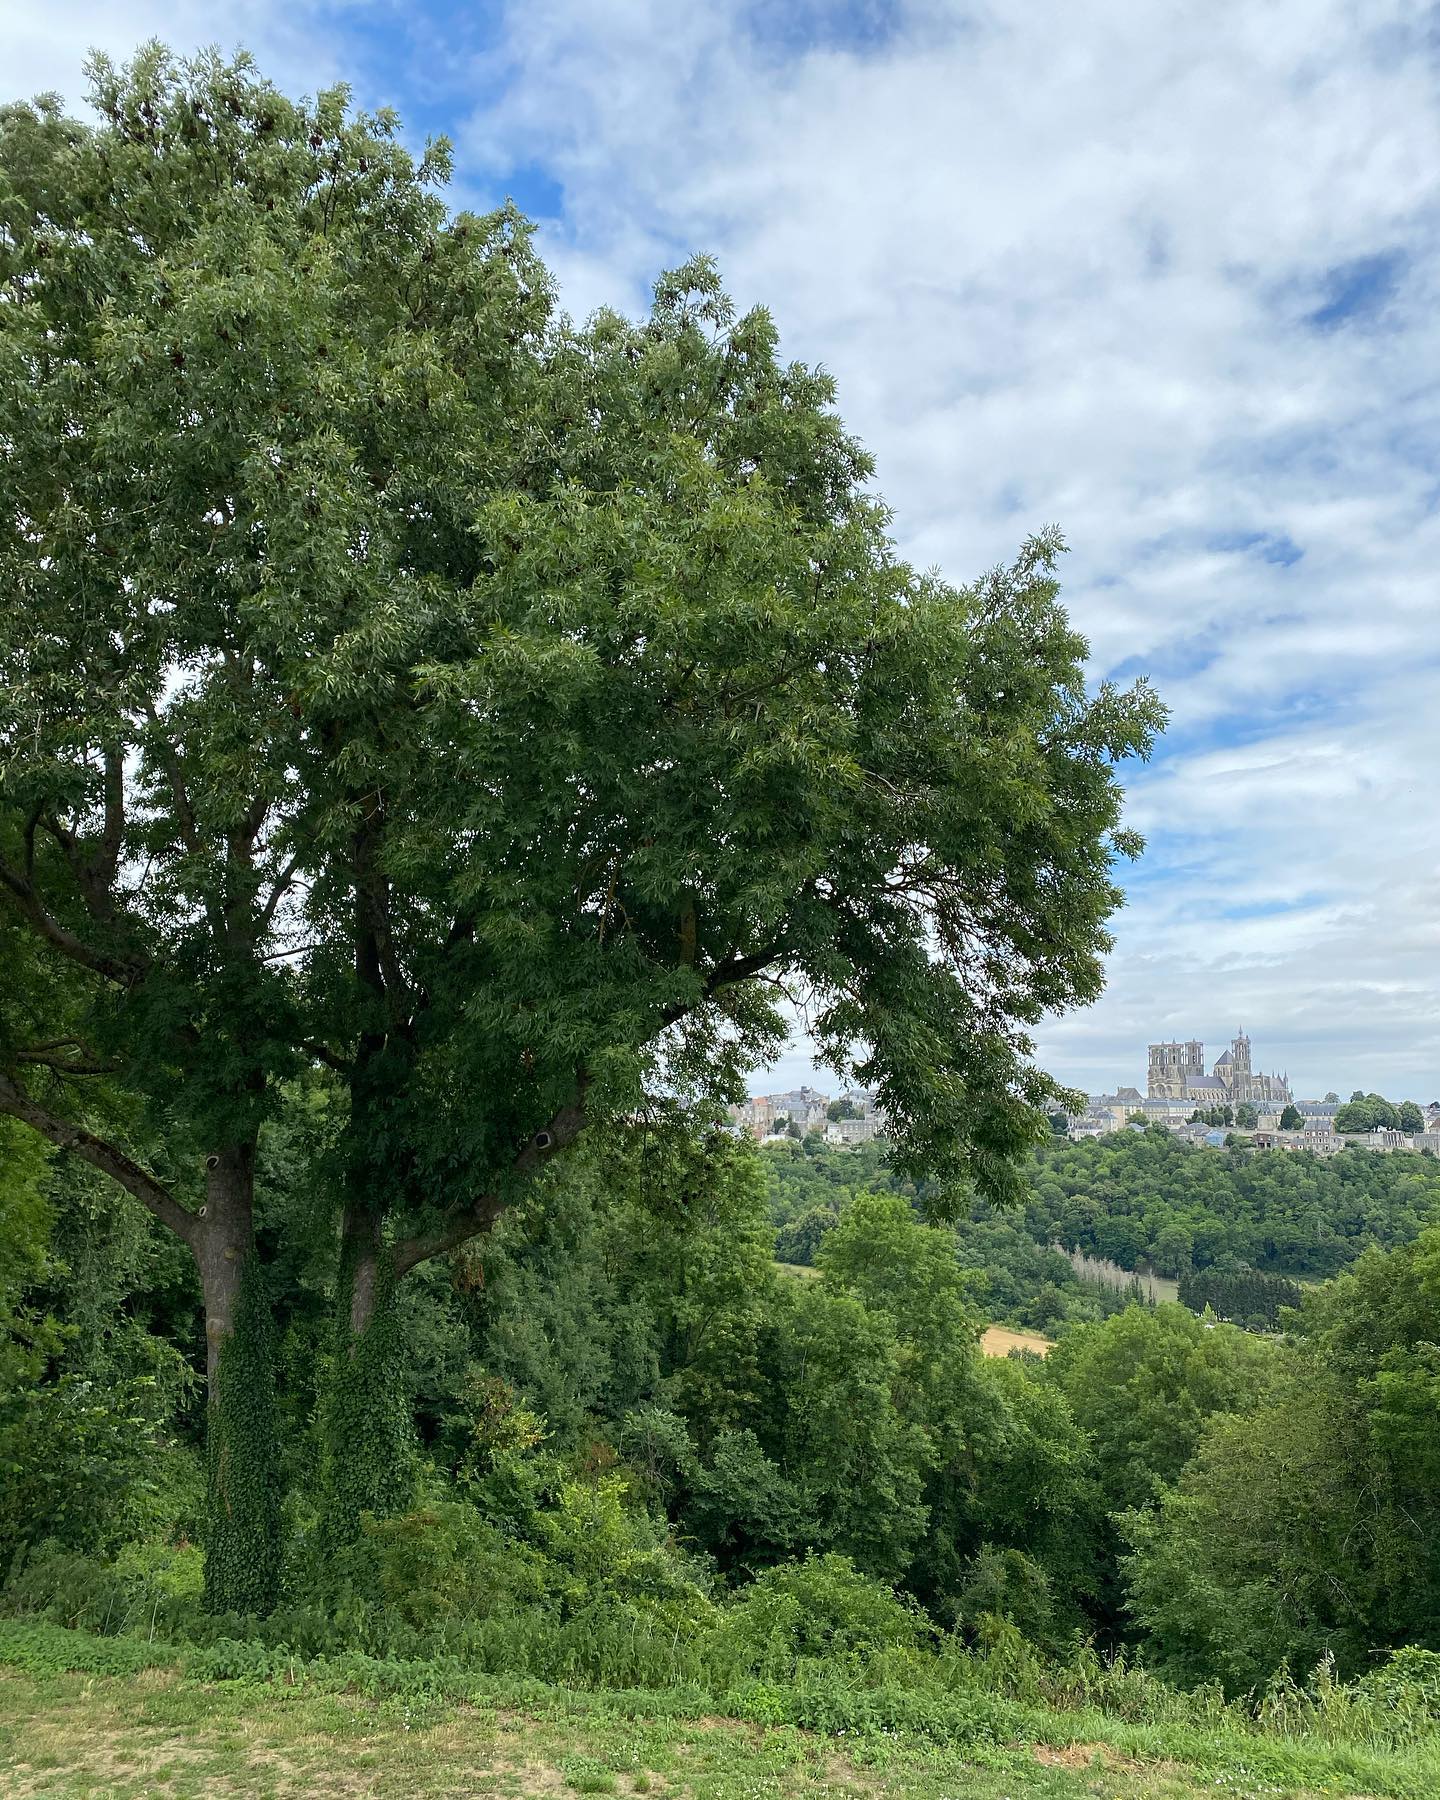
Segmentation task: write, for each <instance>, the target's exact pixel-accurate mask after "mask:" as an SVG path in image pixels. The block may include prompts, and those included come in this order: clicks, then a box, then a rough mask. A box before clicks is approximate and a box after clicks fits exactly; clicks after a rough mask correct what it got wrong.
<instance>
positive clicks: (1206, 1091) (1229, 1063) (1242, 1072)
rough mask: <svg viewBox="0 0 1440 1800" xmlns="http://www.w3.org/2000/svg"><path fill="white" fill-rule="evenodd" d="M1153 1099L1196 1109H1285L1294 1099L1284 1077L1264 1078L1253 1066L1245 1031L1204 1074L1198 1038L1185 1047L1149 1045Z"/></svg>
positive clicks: (1179, 1045) (1203, 1060)
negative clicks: (1246, 1103) (1180, 1102)
mask: <svg viewBox="0 0 1440 1800" xmlns="http://www.w3.org/2000/svg"><path fill="white" fill-rule="evenodd" d="M1149 1093H1150V1098H1151V1099H1152V1100H1188V1101H1191V1102H1193V1103H1194V1105H1196V1106H1202V1107H1209V1106H1238V1105H1239V1104H1240V1103H1241V1102H1242V1101H1245V1100H1248V1101H1249V1102H1250V1103H1251V1104H1252V1105H1255V1106H1269V1105H1278V1106H1286V1105H1288V1104H1289V1102H1290V1100H1291V1098H1292V1096H1291V1093H1290V1080H1289V1077H1288V1076H1285V1075H1262V1074H1258V1073H1256V1071H1255V1070H1254V1069H1252V1068H1251V1066H1250V1040H1249V1038H1248V1037H1246V1035H1245V1033H1244V1032H1243V1031H1241V1032H1240V1034H1239V1035H1238V1036H1237V1037H1234V1038H1232V1039H1231V1040H1230V1048H1229V1049H1228V1050H1227V1051H1226V1052H1225V1054H1224V1055H1223V1056H1222V1057H1221V1058H1220V1060H1219V1061H1218V1062H1217V1063H1216V1064H1215V1067H1214V1069H1213V1070H1212V1071H1211V1072H1210V1074H1208V1075H1207V1074H1206V1073H1205V1046H1204V1045H1203V1044H1202V1043H1201V1042H1200V1041H1199V1039H1198V1038H1191V1039H1190V1040H1189V1042H1188V1043H1184V1044H1179V1043H1176V1044H1151V1045H1150V1088H1149Z"/></svg>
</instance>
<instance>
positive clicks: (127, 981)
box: [0, 863, 149, 987]
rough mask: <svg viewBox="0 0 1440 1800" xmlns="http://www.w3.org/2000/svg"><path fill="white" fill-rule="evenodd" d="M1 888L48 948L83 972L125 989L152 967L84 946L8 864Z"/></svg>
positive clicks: (1, 870)
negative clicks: (76, 965)
mask: <svg viewBox="0 0 1440 1800" xmlns="http://www.w3.org/2000/svg"><path fill="white" fill-rule="evenodd" d="M0 888H3V889H5V890H6V892H8V893H9V894H10V895H11V897H12V898H13V899H14V901H15V903H16V905H17V906H18V907H19V909H20V911H21V913H22V914H23V916H24V917H25V919H26V920H27V921H28V922H29V924H30V925H31V926H32V928H33V929H34V930H35V931H36V932H37V933H38V934H39V936H41V937H42V938H44V940H45V942H46V943H47V944H49V945H51V947H52V948H53V949H56V950H58V951H59V952H60V954H61V955H62V956H65V957H68V958H69V960H70V961H71V962H74V963H79V964H80V966H81V967H82V968H85V969H90V970H92V971H93V972H94V973H95V974H97V975H103V976H104V977H105V978H106V980H107V981H113V982H116V983H117V984H118V985H119V986H121V987H132V986H133V985H134V984H135V983H136V982H137V981H139V980H140V978H141V977H142V976H143V975H144V974H145V972H146V970H147V968H148V967H149V964H148V963H147V962H145V961H143V960H140V959H138V958H131V957H122V956H114V955H112V954H111V953H110V952H109V951H107V950H97V949H96V948H95V947H94V945H93V944H87V943H84V942H83V941H82V940H81V939H80V938H78V937H76V935H75V933H74V932H73V931H71V930H70V929H69V928H68V926H65V925H62V924H61V923H60V921H59V920H58V919H56V918H54V917H52V916H51V914H50V913H48V912H47V911H46V910H45V907H44V905H43V903H42V902H41V899H40V896H39V895H38V894H37V893H36V891H35V889H34V887H33V886H32V885H31V883H30V882H29V880H27V878H26V877H25V876H24V875H22V874H20V873H19V871H18V870H16V869H12V868H10V867H9V866H8V865H7V864H5V863H0Z"/></svg>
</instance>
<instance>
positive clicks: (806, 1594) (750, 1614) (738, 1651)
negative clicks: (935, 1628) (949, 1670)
mask: <svg viewBox="0 0 1440 1800" xmlns="http://www.w3.org/2000/svg"><path fill="white" fill-rule="evenodd" d="M931 1635H932V1628H931V1626H930V1625H929V1623H928V1621H927V1620H926V1618H925V1616H924V1614H923V1613H922V1612H921V1611H920V1610H919V1608H918V1607H917V1606H916V1605H915V1604H914V1602H913V1601H911V1600H909V1599H905V1598H902V1597H901V1596H899V1595H898V1594H896V1592H895V1591H894V1589H893V1588H890V1587H887V1586H886V1585H885V1584H884V1582H880V1581H875V1580H872V1579H871V1578H870V1577H869V1576H867V1575H862V1574H861V1573H860V1571H859V1570H858V1569H857V1568H856V1567H855V1565H854V1564H853V1563H852V1562H851V1561H850V1559H849V1557H847V1556H836V1555H826V1556H810V1557H807V1558H806V1559H805V1560H804V1561H803V1562H798V1563H786V1564H782V1565H780V1566H778V1567H776V1568H773V1569H767V1570H766V1571H765V1572H764V1574H763V1575H761V1576H759V1577H758V1578H757V1579H756V1580H755V1581H754V1582H753V1583H752V1584H751V1585H750V1587H748V1588H747V1589H746V1590H745V1592H744V1593H743V1594H742V1595H741V1597H740V1598H739V1599H738V1600H736V1601H735V1602H734V1603H733V1604H732V1605H731V1606H730V1607H728V1608H727V1609H726V1612H725V1615H724V1620H723V1623H722V1626H721V1629H720V1633H719V1636H720V1638H721V1640H722V1643H723V1645H724V1646H725V1648H726V1649H727V1650H728V1651H729V1653H730V1654H731V1655H733V1656H734V1658H735V1660H736V1662H737V1664H738V1665H739V1666H741V1667H745V1668H747V1669H749V1670H750V1671H752V1672H753V1673H755V1674H759V1675H764V1676H766V1677H768V1678H771V1679H775V1678H780V1677H784V1676H787V1675H790V1674H793V1673H794V1671H795V1670H796V1668H797V1667H798V1665H799V1664H800V1663H801V1662H802V1661H803V1660H813V1659H819V1658H830V1659H834V1660H838V1661H839V1662H841V1663H842V1664H845V1665H848V1666H854V1665H855V1664H857V1663H863V1662H865V1661H867V1660H869V1659H870V1658H872V1657H874V1656H876V1655H878V1654H879V1653H881V1652H882V1651H887V1650H902V1649H914V1648H917V1647H918V1646H920V1645H921V1644H922V1643H924V1642H925V1641H926V1640H927V1639H928V1638H929V1637H930V1636H931Z"/></svg>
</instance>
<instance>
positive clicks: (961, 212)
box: [0, 0, 1440, 1100]
mask: <svg viewBox="0 0 1440 1800" xmlns="http://www.w3.org/2000/svg"><path fill="white" fill-rule="evenodd" d="M217 34H219V42H220V43H221V45H222V47H223V48H226V49H230V48H233V47H234V46H235V45H237V44H244V45H245V46H246V47H248V48H249V49H251V50H252V51H254V52H255V54H256V55H257V57H258V58H259V59H260V62H261V66H262V68H263V69H264V70H265V72H266V73H268V74H269V75H271V77H272V78H273V79H274V80H275V81H277V82H278V83H279V84H280V85H282V86H284V87H286V88H288V89H290V90H291V91H295V92H301V91H303V92H313V91H314V89H315V88H316V86H318V85H323V84H326V83H328V82H331V81H334V80H345V81H348V82H349V83H351V85H352V87H353V89H354V92H355V95H356V98H357V100H359V101H360V102H361V103H362V104H365V105H378V104H382V103H388V104H392V105H394V106H395V107H396V108H397V110H398V111H399V112H400V113H401V115H402V117H403V118H404V120H405V122H406V127H407V132H408V134H409V135H410V136H412V137H413V138H414V140H415V141H416V142H417V143H419V142H420V141H422V140H423V139H424V137H425V136H426V134H428V133H437V132H442V131H443V132H445V133H446V134H447V135H449V136H450V137H451V139H452V140H453V142H454V145H455V148H456V158H457V170H456V181H455V184H454V198H455V201H456V204H457V205H471V206H480V205H489V204H494V203H495V202H497V201H498V200H500V199H501V198H503V197H505V196H506V195H510V196H512V197H513V198H514V199H515V200H516V201H517V202H518V203H519V204H520V205H521V206H522V207H523V208H525V209H526V210H527V211H528V212H529V213H530V214H531V215H532V216H533V217H534V218H535V219H536V220H537V221H538V222H539V242H540V247H541V249H542V251H543V253H544V255H545V256H546V258H547V260H548V261H549V263H550V265H551V267H552V268H553V269H554V271H555V272H556V275H557V277H558V279H559V283H560V292H561V300H562V304H563V305H564V306H565V307H566V309H567V310H569V311H570V312H572V313H573V314H575V315H576V316H584V315H585V314H587V313H588V312H590V311H591V310H592V309H593V308H594V307H596V306H597V305H600V304H602V303H605V304H609V305H615V306H619V307H621V308H623V309H625V310H628V311H632V312H634V311H638V310H640V309H641V308H643V307H644V305H645V304H646V303H647V300H648V295H649V290H650V287H651V284H652V283H653V281H654V279H655V278H656V276H657V275H658V274H659V273H660V272H661V271H662V270H664V269H665V268H668V267H672V266H674V265H675V264H677V263H678V262H680V261H682V260H683V259H684V258H685V257H687V256H688V255H690V254H691V253H692V252H694V251H697V250H704V251H709V252H711V253H712V254H714V255H715V256H716V258H717V259H718V260H719V263H720V266H721V269H722V271H723V273H724V275H725V278H726V280H727V283H728V285H729V287H730V290H731V292H732V294H733V295H734V296H735V299H736V301H737V302H738V303H739V304H740V305H742V306H745V305H749V304H753V303H757V302H763V303H764V304H765V305H767V306H768V307H769V308H770V309H771V310H772V312H773V313H774V315H775V317H776V320H777V323H778V325H779V327H780V330H781V333H782V342H783V347H784V349H785V351H786V352H787V353H788V354H790V355H793V356H797V357H800V358H803V359H805V360H807V361H812V362H820V363H823V364H824V365H825V366H826V367H827V368H828V369H829V370H830V371H831V372H832V373H833V374H834V376H835V377H836V379H837V382H838V385H839V395H840V407H841V410H842V412H843V414H844V416H845V419H846V422H847V424H848V425H849V427H850V428H851V429H852V430H853V431H854V432H855V433H856V434H857V435H858V436H859V437H860V438H861V439H862V440H863V441H864V442H865V443H866V444H867V445H868V446H869V448H870V449H871V450H872V451H873V452H874V454H875V456H876V459H877V463H878V476H877V481H878V486H879V488H880V490H881V491H882V492H883V494H884V495H885V497H886V499H887V500H888V501H889V503H890V504H891V506H892V507H893V509H894V513H895V533H896V537H897V539H898V542H899V544H900V547H901V549H902V550H903V552H904V553H905V554H906V555H907V556H908V557H909V558H910V560H911V561H913V562H915V563H917V564H919V565H921V566H924V567H938V568H939V569H940V570H942V571H943V572H944V574H945V575H946V576H947V577H949V578H950V579H951V580H952V581H954V582H956V583H961V584H963V583H964V582H966V581H968V580H970V579H971V578H973V577H974V576H976V575H978V574H980V573H981V572H983V571H984V570H985V569H987V568H989V567H991V566H993V565H994V564H996V563H999V562H1002V561H1006V560H1008V559H1009V557H1010V556H1011V555H1012V554H1013V552H1014V550H1015V548H1016V546H1017V545H1018V544H1019V542H1020V541H1021V540H1022V539H1023V538H1024V537H1025V536H1026V535H1027V534H1028V533H1029V532H1031V531H1033V530H1034V529H1036V528H1038V527H1039V526H1041V525H1044V524H1047V523H1051V522H1054V523H1058V524H1059V525H1060V526H1061V527H1062V529H1063V530H1064V532H1065V534H1066V537H1067V539H1068V541H1069V543H1070V545H1071V551H1070V554H1069V556H1068V558H1067V559H1066V563H1065V565H1064V569H1063V575H1064V580H1065V591H1066V602H1067V604H1068V606H1069V607H1070V609H1071V612H1072V614H1073V616H1074V618H1075V620H1076V622H1077V623H1078V625H1079V627H1080V628H1081V630H1083V631H1084V633H1085V634H1086V636H1087V637H1088V639H1089V641H1090V644H1091V651H1092V656H1091V665H1092V672H1093V674H1094V676H1095V678H1096V679H1097V680H1098V679H1101V678H1104V677H1115V678H1118V679H1121V680H1124V679H1131V678H1133V677H1135V676H1136V675H1139V674H1148V675H1150V676H1151V677H1152V678H1153V680H1154V682H1155V684H1156V685H1157V687H1158V688H1159V690H1160V692H1161V695H1162V697H1163V698H1164V700H1165V701H1166V702H1167V703H1168V705H1169V707H1170V709H1171V713H1172V723H1171V727H1170V730H1169V732H1168V733H1167V735H1166V737H1165V740H1164V742H1163V744H1162V745H1161V746H1160V748H1159V750H1158V752H1157V754H1156V755H1155V757H1154V758H1153V759H1152V761H1151V762H1150V764H1149V765H1148V766H1146V767H1144V768H1140V769H1136V770H1133V771H1129V772H1127V775H1126V785H1127V789H1128V809H1127V811H1128V820H1129V822H1130V823H1132V824H1134V825H1135V826H1137V827H1139V829H1140V830H1142V831H1143V832H1144V833H1145V835H1146V838H1147V844H1148V847H1147V850H1146V853H1145V855H1144V857H1143V858H1142V859H1141V861H1140V862H1139V863H1138V864H1137V865H1134V866H1130V867H1126V868H1125V870H1124V872H1123V877H1122V878H1123V881H1124V885H1125V887H1126V895H1127V898H1126V906H1125V908H1124V910H1123V911H1122V912H1121V913H1120V914H1119V915H1118V917H1117V919H1116V921H1115V925H1114V936H1115V947H1114V950H1113V951H1112V953H1111V955H1110V957H1109V960H1108V986H1107V990H1106V993H1105V995H1104V997H1103V998H1102V999H1101V1000H1100V1001H1098V1002H1097V1003H1096V1004H1095V1005H1094V1006H1092V1007H1090V1008H1089V1009H1087V1010H1085V1011H1083V1012H1080V1013H1076V1014H1074V1015H1072V1016H1069V1017H1067V1018H1064V1019H1059V1020H1054V1021H1047V1023H1046V1024H1045V1026H1044V1028H1043V1029H1042V1030H1041V1031H1040V1033H1039V1034H1038V1051H1039V1056H1040V1060H1041V1061H1042V1063H1043V1064H1044V1065H1045V1066H1046V1067H1047V1068H1049V1069H1051V1070H1052V1071H1053V1072H1054V1073H1055V1074H1056V1075H1058V1076H1059V1077H1060V1078H1061V1079H1063V1080H1064V1081H1066V1082H1067V1083H1070V1084H1073V1085H1075V1086H1077V1087H1082V1088H1088V1089H1090V1090H1092V1091H1098V1090H1100V1089H1103V1088H1110V1087H1113V1086H1114V1085H1115V1084H1116V1083H1117V1082H1132V1083H1134V1084H1136V1085H1138V1086H1141V1087H1143V1085H1144V1075H1145V1045H1146V1043H1147V1041H1149V1040H1151V1039H1154V1038H1160V1037H1176V1036H1178V1037H1187V1038H1188V1037H1191V1036H1198V1037H1201V1038H1203V1039H1204V1040H1205V1042H1206V1045H1207V1051H1208V1053H1209V1055H1210V1057H1211V1058H1212V1059H1213V1057H1214V1056H1215V1055H1217V1054H1218V1053H1219V1052H1220V1050H1221V1049H1223V1048H1224V1046H1225V1044H1226V1043H1227V1042H1228V1040H1229V1038H1230V1037H1231V1035H1232V1034H1233V1033H1234V1031H1235V1030H1236V1028H1237V1027H1238V1026H1240V1025H1242V1024H1243V1025H1244V1026H1245V1028H1246V1029H1247V1030H1248V1031H1249V1032H1250V1034H1251V1037H1252V1039H1253V1042H1254V1056H1255V1061H1256V1066H1257V1067H1260V1068H1265V1069H1272V1070H1273V1069H1284V1070H1288V1072H1289V1073H1290V1075H1291V1078H1292V1082H1293V1083H1294V1085H1295V1088H1296V1090H1297V1092H1299V1093H1300V1094H1302V1095H1305V1096H1310V1095H1318V1094H1322V1093H1324V1092H1325V1091H1326V1090H1327V1089H1329V1088H1335V1089H1337V1090H1338V1091H1340V1092H1341V1093H1342V1094H1348V1093H1349V1091H1350V1090H1351V1089H1352V1088H1356V1087H1359V1088H1364V1089H1366V1090H1370V1089H1378V1090H1379V1091H1382V1092H1385V1093H1388V1094H1391V1095H1393V1096H1396V1097H1401V1096H1411V1097H1414V1098H1418V1099H1420V1100H1429V1099H1432V1098H1435V1097H1436V1096H1437V1094H1440V806H1437V804H1436V798H1435V780H1436V772H1437V764H1440V607H1437V595H1436V575H1435V570H1436V565H1437V560H1440V558H1437V552H1440V520H1437V508H1436V501H1437V495H1440V455H1437V452H1440V304H1437V302H1440V257H1437V250H1440V83H1437V79H1436V78H1437V62H1440V30H1437V19H1436V13H1435V9H1434V8H1433V6H1432V5H1431V4H1429V3H1428V0H1427V3H1426V4H1420V3H1419V0H1210V3H1209V4H1208V5H1205V6H1196V5H1194V4H1192V3H1190V0H1087V3H1086V4H1085V5H1083V6H1076V5H1074V4H1073V0H1072V3H1069V4H1057V3H1055V0H1025V3H1024V4H1020V3H1019V0H1011V3H1010V4H1003V5H1002V4H975V5H967V4H961V3H958V0H950V3H942V0H914V3H913V4H911V3H907V0H840V3H838V4H822V3H821V0H750V3H748V4H742V3H738V0H737V3H732V4H721V3H719V0H715V3H712V0H686V4H684V5H677V4H674V0H520V3H517V4H514V5H501V4H496V5H470V6H467V5H463V4H459V3H458V0H353V3H347V0H231V3H230V4H229V5H226V6H223V7H219V8H217V7H215V6H214V5H213V4H207V5H204V6H201V5H199V4H196V3H194V0H106V3H105V4H103V5H102V4H100V3H99V0H45V3H44V4H40V3H39V0H3V3H0V92H3V97H5V98H10V97H12V96H13V97H18V96H20V95H25V94H31V93H35V92H38V91H40V90H42V89H54V90H57V91H59V92H60V93H62V94H63V95H64V96H65V97H66V99H67V100H69V101H71V102H72V103H73V104H75V105H76V106H77V107H78V106H79V105H80V104H81V103H82V102H83V97H84V83H83V77H82V74H81V65H82V62H83V59H84V55H85V53H86V51H87V49H89V48H91V47H99V48H103V49H105V50H108V51H110V52H111V53H113V54H116V55H124V54H126V53H128V52H129V51H130V50H132V49H133V48H134V47H135V46H136V45H137V44H138V43H139V42H141V41H142V40H143V39H145V38H147V37H160V38H162V39H163V40H165V41H166V42H168V43H170V44H171V45H173V46H174V47H176V48H178V49H193V48H196V47H198V46H200V45H202V44H205V43H208V42H210V41H212V40H214V39H216V37H217ZM809 1072H810V1064H809V1059H808V1054H807V1051H806V1048H805V1045H804V1043H803V1041H797V1042H796V1043H795V1045H794V1046H793V1048H792V1050H791V1051H790V1052H789V1053H788V1054H787V1056H786V1057H785V1058H784V1059H783V1060H782V1062H781V1063H780V1064H779V1065H778V1066H777V1067H776V1068H775V1069H774V1070H773V1071H771V1072H770V1073H769V1074H767V1075H766V1076H764V1077H757V1080H756V1086H757V1088H761V1087H765V1088H768V1087H772V1086H774V1087H781V1086H787V1085H789V1084H790V1083H791V1082H793V1081H795V1080H799V1079H803V1078H805V1077H807V1076H808V1075H809ZM831 1085H833V1083H832V1084H831Z"/></svg>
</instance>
